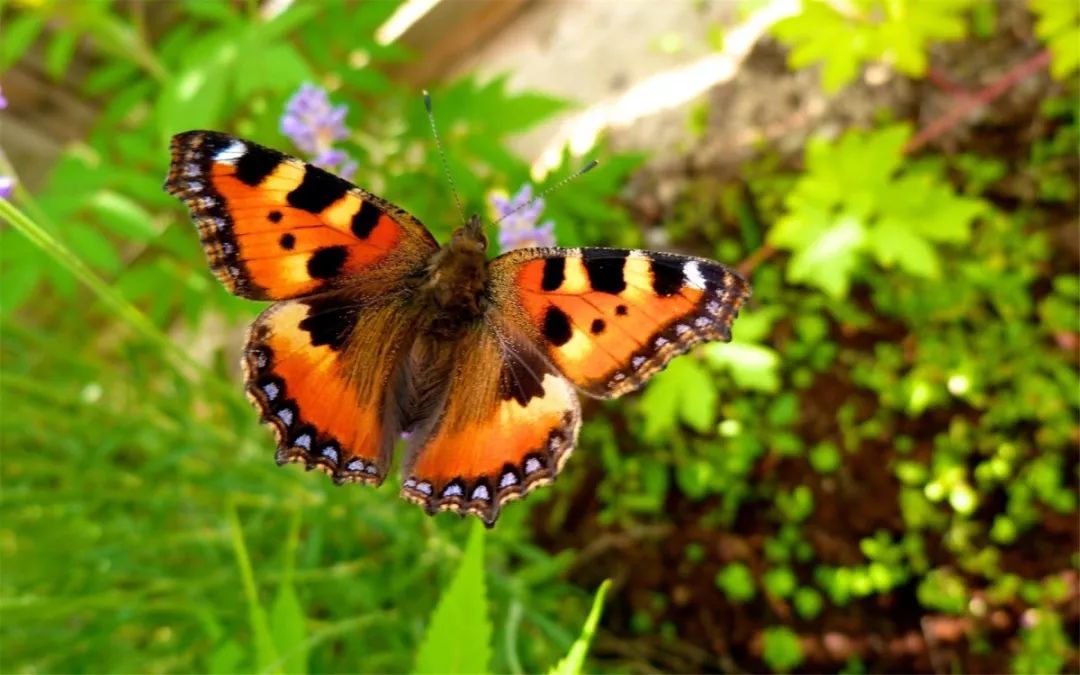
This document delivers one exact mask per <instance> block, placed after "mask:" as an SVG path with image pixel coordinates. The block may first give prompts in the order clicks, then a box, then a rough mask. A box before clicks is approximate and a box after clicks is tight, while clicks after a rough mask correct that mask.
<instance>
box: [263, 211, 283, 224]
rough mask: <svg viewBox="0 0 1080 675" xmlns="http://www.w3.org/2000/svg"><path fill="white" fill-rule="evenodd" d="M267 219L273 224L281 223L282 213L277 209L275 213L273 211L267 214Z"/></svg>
mask: <svg viewBox="0 0 1080 675" xmlns="http://www.w3.org/2000/svg"><path fill="white" fill-rule="evenodd" d="M266 219H267V220H269V221H270V222H271V223H280V222H281V211H278V210H276V209H275V210H274V211H271V212H270V213H268V214H266Z"/></svg>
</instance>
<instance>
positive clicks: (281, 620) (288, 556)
mask: <svg viewBox="0 0 1080 675" xmlns="http://www.w3.org/2000/svg"><path fill="white" fill-rule="evenodd" d="M299 533H300V515H299V512H295V513H294V515H293V517H292V522H291V524H290V528H289V536H288V538H287V539H286V540H285V551H284V557H285V570H284V573H283V574H282V575H281V582H280V583H279V584H278V592H277V596H276V597H275V598H274V604H273V605H271V607H270V634H271V636H273V638H274V647H275V648H276V649H277V653H278V654H279V655H280V658H281V660H280V662H278V663H277V664H275V666H276V667H278V668H280V669H281V670H282V671H283V672H286V673H290V675H303V674H304V673H306V672H307V618H306V616H305V615H304V609H303V607H302V606H301V604H300V598H299V596H297V594H296V586H295V584H294V583H293V569H294V565H295V560H296V548H297V544H298V537H299Z"/></svg>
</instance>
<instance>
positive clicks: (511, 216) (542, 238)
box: [491, 183, 555, 252]
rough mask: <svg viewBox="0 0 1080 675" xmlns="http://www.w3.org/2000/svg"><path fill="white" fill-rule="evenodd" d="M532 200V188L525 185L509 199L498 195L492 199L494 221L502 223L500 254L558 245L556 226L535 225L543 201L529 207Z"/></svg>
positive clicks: (535, 202) (551, 224)
mask: <svg viewBox="0 0 1080 675" xmlns="http://www.w3.org/2000/svg"><path fill="white" fill-rule="evenodd" d="M532 198H533V195H532V186H531V185H529V184H528V183H526V184H525V185H522V186H521V189H520V190H518V192H517V194H516V195H514V196H513V197H511V198H509V199H506V198H504V197H501V196H499V195H493V196H492V197H491V206H492V208H493V209H495V214H496V215H495V220H496V221H497V222H498V224H499V249H500V250H501V251H504V252H505V251H509V250H512V249H515V248H543V247H548V246H554V245H555V223H554V222H553V221H551V220H546V221H544V222H543V223H540V224H539V225H537V224H536V221H538V220H540V214H541V213H542V212H543V210H544V200H543V199H537V200H535V201H533V202H532V203H531V204H530V203H529V201H530V200H532ZM518 209H520V210H518Z"/></svg>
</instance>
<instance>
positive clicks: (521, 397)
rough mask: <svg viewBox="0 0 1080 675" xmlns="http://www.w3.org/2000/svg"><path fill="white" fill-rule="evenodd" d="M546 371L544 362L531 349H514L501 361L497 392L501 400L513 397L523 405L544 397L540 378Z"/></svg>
mask: <svg viewBox="0 0 1080 675" xmlns="http://www.w3.org/2000/svg"><path fill="white" fill-rule="evenodd" d="M545 371H546V367H545V365H544V362H543V361H542V360H540V359H539V358H538V357H537V356H536V355H535V354H534V353H532V352H531V351H516V350H515V351H514V352H513V353H512V354H509V355H508V356H507V358H506V360H505V361H504V362H503V366H502V370H501V371H500V373H499V392H500V393H501V394H502V398H503V400H509V399H514V400H515V401H517V402H518V404H520V405H521V407H523V408H524V407H525V406H527V405H528V404H529V401H531V400H532V399H534V398H543V397H544V386H543V384H541V382H540V379H538V378H541V379H542V378H543V373H544V372H545Z"/></svg>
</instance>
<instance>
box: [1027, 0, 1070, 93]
mask: <svg viewBox="0 0 1080 675" xmlns="http://www.w3.org/2000/svg"><path fill="white" fill-rule="evenodd" d="M1031 11H1032V12H1034V13H1035V15H1036V16H1037V17H1038V19H1036V21H1035V35H1037V36H1039V38H1040V39H1041V40H1042V41H1043V42H1045V43H1046V46H1047V47H1048V48H1049V49H1050V54H1051V56H1052V60H1051V61H1050V74H1051V75H1053V76H1054V78H1055V79H1057V80H1065V79H1067V78H1068V77H1069V76H1070V75H1071V74H1072V73H1073V72H1074V71H1075V70H1077V69H1078V68H1080V3H1076V2H1063V1H1062V0H1031Z"/></svg>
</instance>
